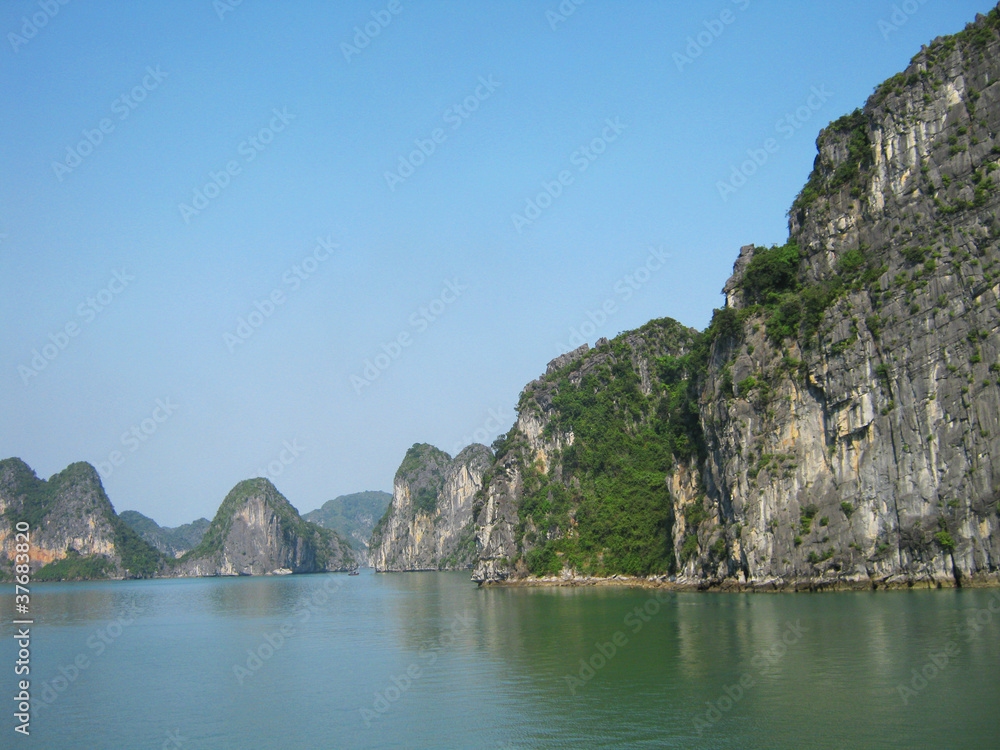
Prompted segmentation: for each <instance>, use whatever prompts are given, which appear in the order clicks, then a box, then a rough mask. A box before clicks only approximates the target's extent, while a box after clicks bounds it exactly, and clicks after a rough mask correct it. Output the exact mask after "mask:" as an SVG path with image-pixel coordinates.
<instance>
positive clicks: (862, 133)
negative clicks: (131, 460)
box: [792, 76, 903, 220]
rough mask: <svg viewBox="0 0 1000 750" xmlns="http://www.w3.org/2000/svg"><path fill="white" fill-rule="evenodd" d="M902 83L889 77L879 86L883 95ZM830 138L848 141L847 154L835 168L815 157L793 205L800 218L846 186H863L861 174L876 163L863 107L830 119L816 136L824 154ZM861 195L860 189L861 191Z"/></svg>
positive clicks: (898, 79)
mask: <svg viewBox="0 0 1000 750" xmlns="http://www.w3.org/2000/svg"><path fill="white" fill-rule="evenodd" d="M902 83H903V79H902V78H901V77H898V76H897V78H894V79H890V80H889V81H887V82H886V83H885V84H883V86H882V87H881V88H880V95H881V96H883V97H884V96H885V95H886V94H887V93H888V92H890V91H893V90H895V87H896V86H900V85H902ZM830 138H836V139H840V140H846V145H847V156H846V157H845V159H844V160H843V161H842V162H841V163H840V164H839V165H837V166H836V167H834V166H833V165H832V164H830V163H827V162H824V161H823V160H822V158H821V157H817V158H816V162H815V164H814V166H813V170H812V172H811V173H810V175H809V180H808V181H807V182H806V185H805V187H804V188H802V192H801V193H799V196H798V197H797V198H796V199H795V202H794V203H793V204H792V210H793V211H798V212H799V216H800V220H801V218H802V212H803V211H804V210H805V209H806V208H808V207H809V206H810V205H812V204H813V203H815V202H816V201H817V200H818V199H820V198H827V199H829V198H830V197H832V196H834V195H836V194H837V193H838V192H839V191H840V189H841V188H843V187H844V186H846V185H852V186H853V187H856V188H860V187H861V184H860V179H859V178H860V177H862V176H863V175H864V173H865V171H866V170H867V169H869V168H870V167H871V166H872V165H873V164H874V163H875V157H874V153H873V151H872V144H871V140H870V139H869V137H868V121H867V119H866V117H865V115H864V113H863V112H862V111H861V110H860V109H856V110H854V111H853V112H852V113H851V114H849V115H844V116H843V117H841V118H839V119H838V120H835V121H834V122H831V123H830V124H829V125H828V126H827V127H826V128H825V129H824V130H823V131H822V132H821V133H820V135H819V138H817V139H816V145H817V147H819V149H820V153H821V154H822V153H823V146H824V144H825V142H826V141H827V140H829V139H830ZM858 193H859V194H860V191H858Z"/></svg>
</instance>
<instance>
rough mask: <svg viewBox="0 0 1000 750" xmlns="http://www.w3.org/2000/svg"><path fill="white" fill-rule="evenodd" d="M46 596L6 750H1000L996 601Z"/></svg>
mask: <svg viewBox="0 0 1000 750" xmlns="http://www.w3.org/2000/svg"><path fill="white" fill-rule="evenodd" d="M32 597H33V598H32V608H33V611H34V613H35V616H36V618H37V621H36V624H35V626H34V627H33V629H32V642H31V649H32V653H31V667H32V673H31V678H32V690H33V692H34V696H35V700H36V703H37V705H36V706H35V709H34V717H33V720H32V723H31V736H30V738H27V739H25V738H23V737H21V736H19V735H17V734H15V733H14V732H13V728H12V727H13V724H14V720H13V718H12V713H13V701H11V700H10V697H12V696H13V695H14V693H15V690H14V676H13V666H14V661H15V659H16V653H15V649H14V647H13V646H12V643H13V628H12V626H11V625H10V622H9V620H10V618H9V617H8V616H7V615H5V622H4V623H3V626H2V635H3V636H4V643H5V645H4V647H3V649H2V650H0V655H2V658H3V663H2V664H0V669H2V674H3V675H4V678H3V682H2V684H3V687H4V689H5V695H6V696H7V697H8V700H7V710H6V711H5V714H4V715H5V719H4V722H3V733H2V734H0V747H11V748H13V747H38V748H70V747H96V748H177V747H182V748H191V749H193V748H487V749H488V750H514V749H515V748H616V749H620V748H672V747H677V748H696V747H697V748H741V749H744V748H750V749H753V748H768V749H769V750H771V749H773V748H796V749H798V748H875V747H902V748H978V749H982V748H995V747H1000V711H998V703H1000V592H998V591H996V590H993V591H989V590H985V591H983V590H981V591H972V590H959V591H916V592H878V593H842V594H818V595H815V594H814V595H809V594H782V595H762V594H758V595H732V594H730V595H722V594H693V593H692V594H673V593H672V594H665V593H664V594H660V595H659V596H657V595H656V593H655V592H651V591H644V590H624V589H593V588H587V589H565V588H562V589H524V588H521V589H487V590H479V589H477V588H476V587H475V585H474V584H471V583H470V582H469V580H468V575H467V574H451V573H409V574H402V575H374V574H372V573H371V572H370V571H363V572H362V574H361V575H360V576H351V577H349V576H345V575H324V576H285V577H275V578H236V579H193V580H191V579H189V580H162V581H139V582H114V583H82V584H80V583H77V584H52V585H45V586H42V585H38V586H36V587H35V588H34V591H33V593H32ZM0 606H2V607H3V611H4V612H5V613H9V612H11V611H12V607H13V599H12V597H11V596H10V595H8V594H7V593H6V592H5V593H4V596H3V597H2V598H0ZM901 686H902V687H901Z"/></svg>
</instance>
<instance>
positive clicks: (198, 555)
mask: <svg viewBox="0 0 1000 750" xmlns="http://www.w3.org/2000/svg"><path fill="white" fill-rule="evenodd" d="M356 564H357V561H356V560H355V557H354V553H353V552H352V551H351V549H350V547H349V545H348V544H347V542H346V541H345V540H344V539H343V538H342V537H340V536H339V535H338V534H337V533H336V532H334V531H331V530H329V529H323V528H321V527H319V526H317V525H316V524H312V523H309V522H307V521H304V520H302V518H301V517H300V516H299V514H298V511H296V510H295V508H293V507H292V505H291V504H290V503H289V502H288V500H286V499H285V497H284V496H283V495H282V494H281V493H280V492H278V490H277V489H276V488H275V487H274V485H273V484H271V482H270V481H269V480H267V479H262V478H258V479H247V480H245V481H243V482H240V483H239V484H237V485H236V486H235V487H234V488H233V489H232V490H231V491H230V492H229V494H228V495H227V496H226V499H225V500H223V501H222V505H220V506H219V510H218V512H216V514H215V518H214V519H212V523H211V524H210V525H209V527H208V530H207V531H206V532H205V536H204V537H203V538H202V540H201V542H200V543H199V544H198V546H197V547H195V548H194V549H192V550H190V551H189V552H187V553H186V554H185V555H183V556H182V557H181V558H180V559H179V560H178V561H176V562H175V563H172V564H171V568H170V570H171V574H172V575H177V576H235V575H268V574H271V573H275V572H291V573H319V572H323V571H344V570H349V569H351V568H353V567H355V566H356Z"/></svg>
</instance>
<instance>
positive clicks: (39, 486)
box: [0, 458, 120, 570]
mask: <svg viewBox="0 0 1000 750" xmlns="http://www.w3.org/2000/svg"><path fill="white" fill-rule="evenodd" d="M15 516H18V517H21V516H23V517H29V518H30V519H31V521H30V525H31V532H30V533H31V545H32V549H31V567H32V570H37V569H38V568H40V567H42V566H43V565H45V564H47V563H50V562H55V561H56V560H61V559H62V558H64V557H66V553H67V550H76V552H78V553H79V554H81V555H102V556H105V557H107V558H109V559H110V560H114V561H115V562H119V563H120V558H118V556H117V554H116V549H115V529H114V522H113V521H114V509H113V508H112V507H111V503H110V501H109V500H108V498H107V495H105V494H104V488H103V487H102V486H101V480H100V477H99V476H98V474H97V472H96V471H95V470H94V467H92V466H91V465H90V464H85V463H76V464H73V465H72V466H69V467H67V468H66V469H65V470H64V471H62V472H60V473H59V474H56V475H54V476H53V477H52V478H51V479H50V480H49V481H48V482H46V481H44V480H41V479H39V478H38V477H37V476H35V472H34V471H32V469H31V468H30V467H29V466H28V465H27V464H26V463H24V462H23V461H21V459H19V458H10V459H6V460H4V461H0V554H2V556H3V558H4V559H5V560H7V559H13V557H14V529H13V518H14V517H15Z"/></svg>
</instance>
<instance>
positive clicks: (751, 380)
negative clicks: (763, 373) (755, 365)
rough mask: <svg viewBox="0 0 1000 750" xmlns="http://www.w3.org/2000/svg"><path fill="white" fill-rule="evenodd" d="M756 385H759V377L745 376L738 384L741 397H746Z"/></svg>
mask: <svg viewBox="0 0 1000 750" xmlns="http://www.w3.org/2000/svg"><path fill="white" fill-rule="evenodd" d="M756 387H757V378H755V377H754V376H753V375H750V376H749V377H746V378H744V379H743V380H741V381H740V382H739V383H738V384H737V386H736V388H737V390H738V391H739V394H740V398H746V397H747V394H748V393H750V391H752V390H753V389H754V388H756Z"/></svg>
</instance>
